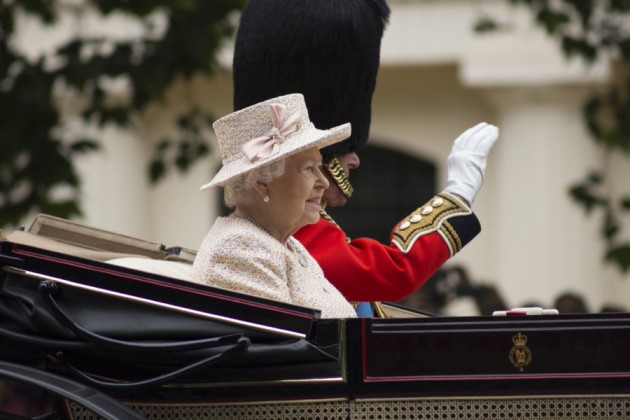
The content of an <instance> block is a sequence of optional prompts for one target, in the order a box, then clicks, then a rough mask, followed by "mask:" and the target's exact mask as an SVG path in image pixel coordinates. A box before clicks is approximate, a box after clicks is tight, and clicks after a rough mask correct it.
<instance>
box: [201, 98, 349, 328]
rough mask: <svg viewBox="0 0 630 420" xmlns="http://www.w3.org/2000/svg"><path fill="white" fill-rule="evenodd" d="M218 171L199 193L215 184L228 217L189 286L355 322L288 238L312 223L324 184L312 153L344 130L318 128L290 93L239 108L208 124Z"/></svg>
mask: <svg viewBox="0 0 630 420" xmlns="http://www.w3.org/2000/svg"><path fill="white" fill-rule="evenodd" d="M213 128H214V131H215V134H216V136H217V141H218V143H219V148H220V149H221V154H222V158H223V166H222V168H221V170H220V171H219V172H218V173H217V174H216V176H215V177H214V178H213V179H212V181H211V182H209V183H208V184H205V185H203V186H202V187H201V189H207V188H211V187H214V186H223V187H224V193H225V202H226V204H227V205H228V206H229V207H232V208H234V209H235V210H234V212H233V213H232V214H230V215H229V216H228V217H220V218H218V219H217V220H216V221H215V223H214V225H213V226H212V228H211V229H210V231H209V232H208V234H207V235H206V237H205V239H204V241H203V243H202V244H201V248H200V249H199V252H198V254H197V257H196V259H195V262H194V264H193V280H194V281H197V282H199V283H205V284H208V285H211V286H216V287H220V288H224V289H229V290H233V291H237V292H242V293H248V294H251V295H255V296H260V297H265V298H269V299H274V300H278V301H282V302H287V303H293V304H296V305H301V306H306V307H311V308H314V309H319V310H320V311H321V312H322V317H325V318H347V317H355V316H356V312H355V311H354V309H353V307H352V305H350V303H348V301H346V299H345V298H344V297H343V296H342V295H341V293H339V291H337V289H336V288H335V287H334V286H333V285H331V284H330V283H329V282H328V281H327V280H326V278H324V274H323V273H322V270H321V269H320V267H319V265H318V264H317V262H316V261H315V260H314V259H313V258H312V257H311V256H310V255H309V253H308V252H307V251H306V249H305V248H304V247H303V246H302V245H301V244H300V243H299V242H298V241H297V240H296V239H294V238H293V236H292V234H293V233H294V232H296V231H297V230H298V229H300V228H302V227H303V226H305V225H307V224H312V223H316V222H317V221H318V220H319V209H320V205H321V199H322V195H323V192H324V190H325V189H326V188H327V187H328V181H327V180H326V178H325V177H324V175H323V173H322V171H321V169H322V157H321V154H320V152H319V149H320V148H322V147H325V146H328V145H331V144H334V143H337V142H339V141H342V140H344V139H346V138H348V137H349V136H350V124H344V125H341V126H338V127H335V128H331V129H329V130H318V129H317V128H315V127H314V126H313V124H312V123H311V122H310V120H309V116H308V111H307V109H306V105H305V103H304V98H303V96H302V95H300V94H292V95H286V96H281V97H278V98H274V99H271V100H268V101H265V102H262V103H259V104H256V105H253V106H251V107H249V108H245V109H242V110H240V111H238V112H235V113H233V114H230V115H228V116H226V117H223V118H221V119H219V120H217V121H216V122H215V123H214V124H213Z"/></svg>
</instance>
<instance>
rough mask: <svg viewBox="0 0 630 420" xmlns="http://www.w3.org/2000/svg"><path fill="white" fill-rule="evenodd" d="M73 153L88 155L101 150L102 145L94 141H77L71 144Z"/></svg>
mask: <svg viewBox="0 0 630 420" xmlns="http://www.w3.org/2000/svg"><path fill="white" fill-rule="evenodd" d="M69 149H70V152H71V153H87V152H94V151H97V150H100V149H101V145H100V144H98V143H97V142H96V141H94V140H90V139H82V140H77V141H75V142H73V143H72V144H70V148H69Z"/></svg>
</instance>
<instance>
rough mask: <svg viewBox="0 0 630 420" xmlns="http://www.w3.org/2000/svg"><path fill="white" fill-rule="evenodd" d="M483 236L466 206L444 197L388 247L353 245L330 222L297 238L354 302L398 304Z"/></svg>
mask: <svg viewBox="0 0 630 420" xmlns="http://www.w3.org/2000/svg"><path fill="white" fill-rule="evenodd" d="M480 231H481V226H480V224H479V220H478V219H477V217H476V216H475V215H474V214H473V213H472V211H471V210H470V209H469V208H468V207H467V206H466V205H464V204H463V203H462V202H461V201H460V200H458V199H456V198H455V197H453V196H452V195H449V194H445V193H440V194H438V195H437V196H435V197H434V198H432V199H431V200H430V201H429V202H428V203H427V204H425V205H424V206H422V207H419V208H418V209H417V210H415V211H414V212H412V213H411V214H410V215H409V216H407V217H406V218H404V219H403V220H402V221H401V222H399V223H398V224H397V225H396V226H395V227H394V229H393V230H392V234H391V242H390V244H388V245H385V244H382V243H380V242H378V241H376V240H373V239H369V238H358V239H354V240H351V241H348V240H347V237H346V234H345V233H344V232H343V230H341V228H340V227H339V226H338V225H337V224H336V223H334V222H333V221H332V220H327V219H326V218H321V219H320V220H319V221H318V222H317V223H316V224H313V225H307V226H305V227H304V228H302V229H300V230H299V231H298V232H297V233H295V235H294V236H295V238H297V239H298V240H299V241H300V242H301V243H302V244H303V245H304V246H305V247H306V249H307V250H308V251H309V252H310V253H311V255H312V256H313V257H314V258H315V259H316V260H317V262H318V263H319V265H320V266H321V267H322V270H323V271H324V275H325V276H326V278H327V279H328V281H330V282H331V283H332V284H333V285H334V286H335V287H337V289H338V290H339V291H340V292H341V293H342V294H343V295H344V297H345V298H346V299H348V300H349V301H379V300H381V301H383V300H385V301H394V302H395V301H399V300H401V299H403V298H404V297H405V296H407V295H408V294H410V293H412V292H413V291H415V290H416V289H417V288H418V287H420V286H421V285H422V284H424V282H426V281H427V280H428V279H429V278H430V277H431V275H433V273H435V271H437V269H438V268H440V266H442V264H444V262H446V261H447V260H448V259H449V258H450V257H451V256H453V255H455V253H457V252H458V251H459V250H460V249H461V248H462V247H463V246H465V245H466V244H467V243H468V242H470V240H471V239H472V238H473V237H475V236H476V235H477V234H478V233H479V232H480Z"/></svg>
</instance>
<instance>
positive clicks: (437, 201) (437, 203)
mask: <svg viewBox="0 0 630 420" xmlns="http://www.w3.org/2000/svg"><path fill="white" fill-rule="evenodd" d="M442 204H444V199H443V198H442V197H435V198H434V199H433V201H431V205H432V206H433V207H440V206H441V205H442Z"/></svg>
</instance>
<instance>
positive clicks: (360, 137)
mask: <svg viewBox="0 0 630 420" xmlns="http://www.w3.org/2000/svg"><path fill="white" fill-rule="evenodd" d="M388 17H389V7H388V6H387V4H386V2H385V0H341V1H339V0H291V1H287V0H250V1H249V3H248V4H247V6H246V7H245V9H244V10H243V13H242V15H241V20H240V24H239V29H238V32H237V36H236V45H235V51H234V62H233V77H234V108H235V110H238V109H242V108H245V107H247V106H250V105H252V104H255V103H258V102H261V101H262V100H265V99H268V98H272V97H276V96H280V95H283V94H288V93H296V92H297V93H302V94H303V95H304V96H305V99H306V104H307V107H308V109H309V114H310V117H311V120H312V121H313V123H314V124H315V125H316V126H317V127H322V128H327V127H333V126H336V125H339V124H342V123H345V122H350V123H351V124H352V135H351V137H350V138H349V139H347V140H345V141H343V142H341V143H337V144H335V145H333V146H330V147H328V148H326V149H323V150H322V154H323V156H324V162H325V168H326V169H327V172H328V175H329V181H330V187H329V188H328V190H327V191H326V194H325V195H324V199H325V201H326V202H327V206H328V207H334V206H340V205H344V204H345V203H346V200H347V198H349V197H350V195H351V194H352V186H351V184H350V181H349V179H348V177H349V174H350V170H352V169H354V168H356V167H358V165H359V157H358V155H357V152H358V151H359V150H360V149H361V148H362V147H363V146H364V145H365V143H366V142H367V140H368V135H369V128H370V117H371V102H372V94H373V92H374V87H375V84H376V76H377V72H378V67H379V59H380V45H381V38H382V35H383V31H384V28H385V25H386V23H387V19H388ZM497 137H498V129H497V128H496V127H494V126H492V125H490V124H486V123H481V124H478V125H477V126H475V127H472V128H470V129H469V130H467V131H466V132H464V133H463V134H462V135H461V136H460V137H458V138H457V139H456V140H455V143H454V144H453V149H452V151H451V154H450V155H449V157H448V161H447V168H448V182H447V185H446V187H445V189H444V190H443V191H442V192H441V193H439V194H438V195H437V196H435V197H434V198H432V199H431V200H429V202H428V203H426V204H424V205H422V206H420V207H419V208H418V209H417V210H416V211H414V212H412V213H411V214H409V215H407V216H405V217H404V218H402V219H401V220H400V222H399V223H398V224H397V225H396V226H394V227H393V229H392V233H391V241H390V243H389V244H382V243H380V242H378V241H376V240H373V239H369V238H356V239H353V240H349V239H348V238H347V236H346V234H345V233H344V231H343V229H342V228H341V227H339V226H338V225H337V224H336V223H335V222H334V220H333V219H332V218H331V217H330V215H328V213H327V212H326V211H325V210H324V209H322V212H321V215H322V217H321V219H320V220H319V222H318V223H316V224H314V225H309V226H306V227H304V228H303V229H301V230H300V231H298V232H297V233H296V234H295V235H294V236H295V237H296V238H297V239H298V240H300V241H301V242H302V244H304V246H305V247H306V248H307V249H308V250H309V252H310V253H311V254H312V255H313V257H314V258H315V259H316V260H317V261H318V262H319V264H320V266H321V267H322V269H323V271H324V274H325V276H326V278H327V279H328V280H329V281H330V282H331V283H333V284H334V285H335V286H336V287H337V289H339V290H340V291H341V293H342V294H343V295H344V296H345V297H346V299H348V300H350V301H383V300H389V301H398V300H401V299H402V298H404V297H405V296H407V295H408V294H410V293H412V292H414V291H415V290H416V289H417V288H418V287H420V286H421V285H422V284H423V283H424V282H425V281H426V280H428V279H429V278H430V277H431V275H432V274H433V273H435V271H436V270H437V269H438V268H439V267H440V266H442V265H443V264H444V262H445V261H447V260H448V259H449V258H450V257H451V256H453V255H454V254H455V253H456V252H458V251H459V250H460V249H462V247H463V246H465V245H466V244H467V243H468V242H469V241H470V240H471V239H472V238H473V237H475V236H476V235H477V234H478V233H479V232H480V230H481V227H480V225H479V221H478V219H477V217H476V216H475V215H474V214H473V213H472V211H471V209H470V205H471V204H472V202H473V200H474V198H475V195H476V194H477V192H478V190H479V188H480V187H481V183H482V181H483V175H484V170H485V162H486V156H487V154H488V152H489V151H490V149H491V147H492V145H493V144H494V142H495V141H496V139H497ZM401 216H402V215H401ZM377 308H378V306H377ZM378 315H382V314H378Z"/></svg>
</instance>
